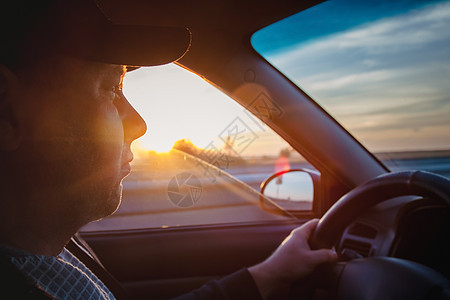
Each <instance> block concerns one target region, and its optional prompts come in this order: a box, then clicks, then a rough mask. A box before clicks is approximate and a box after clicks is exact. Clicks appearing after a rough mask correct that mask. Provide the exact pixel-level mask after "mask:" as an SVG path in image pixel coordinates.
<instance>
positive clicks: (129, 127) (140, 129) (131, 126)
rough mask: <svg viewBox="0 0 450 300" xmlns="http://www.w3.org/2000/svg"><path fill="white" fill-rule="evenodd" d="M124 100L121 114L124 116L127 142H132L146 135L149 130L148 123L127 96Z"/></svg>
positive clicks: (123, 122)
mask: <svg viewBox="0 0 450 300" xmlns="http://www.w3.org/2000/svg"><path fill="white" fill-rule="evenodd" d="M122 100H123V102H122V105H121V106H122V108H121V109H120V115H121V118H122V124H123V131H124V138H125V142H129V143H131V142H132V141H134V140H135V139H137V138H139V137H141V136H143V135H144V133H145V132H146V131H147V124H146V123H145V121H144V119H143V118H142V117H141V115H140V114H139V113H138V112H137V111H136V110H135V109H134V107H133V106H131V104H130V102H128V100H127V99H126V98H125V97H123V99H122Z"/></svg>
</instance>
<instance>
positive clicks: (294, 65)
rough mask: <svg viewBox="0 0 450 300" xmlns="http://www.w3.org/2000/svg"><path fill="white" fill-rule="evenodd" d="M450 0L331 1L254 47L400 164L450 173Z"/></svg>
mask: <svg viewBox="0 0 450 300" xmlns="http://www.w3.org/2000/svg"><path fill="white" fill-rule="evenodd" d="M449 28H450V1H412V0H411V1H407V0H404V1H349V0H335V1H328V2H325V3H322V4H319V5H317V6H315V7H312V8H310V9H308V10H305V11H303V12H300V13H298V14H296V15H294V16H292V17H289V18H287V19H284V20H282V21H280V22H277V23H275V24H273V25H271V26H269V27H266V28H264V29H262V30H260V31H258V32H256V33H255V34H254V36H253V37H252V44H253V47H254V48H255V49H256V51H258V52H259V53H260V54H261V55H262V56H263V57H265V58H266V59H267V60H268V61H269V62H270V63H271V64H272V65H274V66H275V67H276V68H278V69H279V70H280V71H281V72H282V73H284V74H285V75H286V76H287V77H289V78H290V79H291V80H292V81H293V82H294V83H296V84H297V85H298V86H299V87H300V88H302V89H303V90H304V91H305V92H306V93H307V94H309V95H310V96H311V97H312V99H314V100H315V101H317V102H318V103H319V104H320V105H321V106H322V107H323V108H324V109H325V110H326V111H328V112H329V113H330V114H331V115H332V116H333V117H334V118H336V120H337V121H338V122H340V123H341V124H342V125H343V126H344V127H345V128H346V129H347V130H349V132H350V133H351V134H352V135H354V136H355V137H356V138H357V139H358V140H359V141H361V142H362V143H363V145H365V146H366V147H367V148H368V149H369V150H370V151H371V152H373V153H374V154H375V155H377V156H378V157H379V158H380V159H381V160H382V161H384V163H385V164H386V165H387V166H388V167H389V168H391V169H392V170H401V169H425V170H430V171H433V172H437V173H440V174H442V175H445V176H450V170H448V169H450V168H449V167H448V166H449V165H450V158H449V157H450V151H449V149H450V117H449V116H450V84H449V83H450V80H449V79H450V30H448V29H449Z"/></svg>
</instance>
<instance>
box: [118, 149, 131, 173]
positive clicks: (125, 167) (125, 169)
mask: <svg viewBox="0 0 450 300" xmlns="http://www.w3.org/2000/svg"><path fill="white" fill-rule="evenodd" d="M126 157H127V159H126V160H125V162H124V163H123V164H122V167H121V170H122V171H123V172H126V173H127V174H128V173H130V172H131V165H130V163H131V162H132V161H133V158H134V157H133V153H131V152H129V154H127V155H126Z"/></svg>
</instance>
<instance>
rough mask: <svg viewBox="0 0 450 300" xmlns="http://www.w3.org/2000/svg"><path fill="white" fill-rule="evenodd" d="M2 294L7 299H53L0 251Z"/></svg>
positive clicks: (0, 291) (0, 289) (0, 292)
mask: <svg viewBox="0 0 450 300" xmlns="http://www.w3.org/2000/svg"><path fill="white" fill-rule="evenodd" d="M0 295H2V297H5V298H6V299H53V298H52V297H51V296H49V295H48V294H47V293H45V292H44V291H42V290H41V289H39V287H37V286H36V285H35V284H34V283H33V282H32V281H31V280H30V279H29V278H28V277H26V276H25V275H24V274H23V273H22V272H20V271H19V270H18V269H17V268H16V266H15V265H14V264H13V263H12V262H11V260H10V257H9V256H8V255H6V254H5V253H1V251H0Z"/></svg>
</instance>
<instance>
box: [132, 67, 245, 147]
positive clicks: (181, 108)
mask: <svg viewBox="0 0 450 300" xmlns="http://www.w3.org/2000/svg"><path fill="white" fill-rule="evenodd" d="M124 94H125V95H126V97H127V98H128V100H129V101H130V103H131V104H132V105H133V106H134V107H135V108H136V110H137V111H138V112H139V113H140V114H141V115H142V117H143V118H144V120H145V121H146V122H147V127H148V130H147V133H146V134H145V135H144V136H143V137H141V138H140V139H139V140H138V141H137V144H138V147H139V148H144V149H147V150H154V151H156V152H167V151H169V150H170V149H171V148H172V146H173V145H174V143H175V142H176V141H178V140H182V139H186V140H190V141H191V142H192V143H193V144H195V145H197V146H199V147H205V146H206V145H208V143H210V142H211V139H212V138H214V137H216V136H217V135H218V133H220V132H221V131H222V130H223V128H225V127H226V125H227V124H228V123H229V122H230V121H231V119H230V116H237V115H239V114H242V111H243V109H242V107H240V106H239V105H238V104H235V103H233V104H232V105H230V99H229V98H228V96H226V95H224V94H223V93H222V92H220V91H219V90H217V89H216V88H214V87H213V86H211V85H210V84H209V83H207V82H206V81H204V80H203V79H201V78H200V77H199V76H197V75H196V74H193V73H191V72H189V71H187V70H185V69H182V68H180V67H178V66H176V65H174V64H169V65H164V66H158V67H151V68H140V69H138V70H135V71H132V72H129V73H127V74H126V76H125V80H124ZM136 147H137V146H136Z"/></svg>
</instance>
